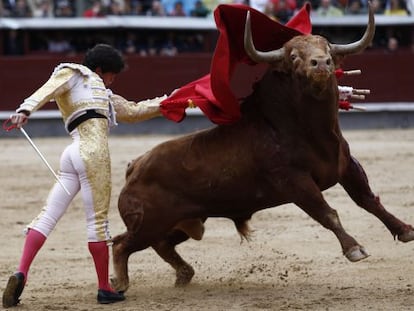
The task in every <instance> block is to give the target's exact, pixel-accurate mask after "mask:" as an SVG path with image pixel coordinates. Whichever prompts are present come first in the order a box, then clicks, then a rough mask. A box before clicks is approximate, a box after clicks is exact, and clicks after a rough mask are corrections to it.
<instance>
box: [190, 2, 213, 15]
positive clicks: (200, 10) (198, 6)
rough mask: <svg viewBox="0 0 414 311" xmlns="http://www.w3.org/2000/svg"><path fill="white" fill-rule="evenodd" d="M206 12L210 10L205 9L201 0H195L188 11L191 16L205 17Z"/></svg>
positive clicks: (208, 12)
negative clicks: (192, 6)
mask: <svg viewBox="0 0 414 311" xmlns="http://www.w3.org/2000/svg"><path fill="white" fill-rule="evenodd" d="M208 14H210V10H209V9H207V7H206V6H205V5H204V3H203V1H202V0H197V1H196V3H195V4H194V8H193V9H192V10H191V11H190V16H193V17H206V16H207V15H208Z"/></svg>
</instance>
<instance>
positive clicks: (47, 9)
mask: <svg viewBox="0 0 414 311" xmlns="http://www.w3.org/2000/svg"><path fill="white" fill-rule="evenodd" d="M33 17H54V14H53V5H52V2H51V0H41V1H35V2H34V3H33Z"/></svg>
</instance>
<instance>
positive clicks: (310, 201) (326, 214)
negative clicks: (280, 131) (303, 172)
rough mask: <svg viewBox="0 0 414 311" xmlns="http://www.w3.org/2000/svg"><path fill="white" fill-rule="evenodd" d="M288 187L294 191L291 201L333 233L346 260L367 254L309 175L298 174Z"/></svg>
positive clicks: (363, 257) (355, 259) (356, 259)
mask: <svg viewBox="0 0 414 311" xmlns="http://www.w3.org/2000/svg"><path fill="white" fill-rule="evenodd" d="M289 187H290V189H292V190H293V191H294V192H293V193H295V198H294V200H293V203H295V204H296V205H297V206H299V207H300V208H301V209H302V210H303V211H305V212H306V213H307V214H308V215H309V216H310V217H312V218H313V219H315V220H316V221H317V222H319V223H320V224H321V225H322V226H323V227H325V228H327V229H329V230H331V231H332V232H333V233H334V234H335V236H336V237H337V239H338V241H339V243H340V244H341V247H342V252H343V254H344V255H345V256H346V258H347V259H348V260H350V261H352V262H356V261H359V260H362V259H365V258H367V257H368V256H369V255H368V253H367V252H366V251H365V248H364V247H363V246H361V245H360V244H358V242H357V241H356V240H355V239H354V238H353V237H352V236H350V235H349V234H348V233H347V232H346V231H345V229H344V228H343V226H342V224H341V221H340V219H339V217H338V213H337V212H336V210H334V209H332V208H331V207H330V206H329V205H328V203H327V202H326V201H325V199H324V198H323V195H322V193H321V191H320V189H319V187H318V186H317V185H316V184H315V182H314V181H313V180H312V179H311V178H310V177H309V176H298V177H297V179H296V180H294V181H293V183H292V184H291V185H289Z"/></svg>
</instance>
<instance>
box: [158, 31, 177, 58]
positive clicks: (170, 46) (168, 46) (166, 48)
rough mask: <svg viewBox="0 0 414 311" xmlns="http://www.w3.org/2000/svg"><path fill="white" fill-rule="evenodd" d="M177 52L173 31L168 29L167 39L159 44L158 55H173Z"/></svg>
mask: <svg viewBox="0 0 414 311" xmlns="http://www.w3.org/2000/svg"><path fill="white" fill-rule="evenodd" d="M177 53H178V48H177V44H176V37H175V33H174V32H173V31H169V32H168V34H167V40H166V41H165V42H164V43H163V44H162V45H161V48H160V53H159V54H160V55H161V56H175V55H177Z"/></svg>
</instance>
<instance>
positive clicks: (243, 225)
mask: <svg viewBox="0 0 414 311" xmlns="http://www.w3.org/2000/svg"><path fill="white" fill-rule="evenodd" d="M249 220H250V217H249V218H237V219H233V222H234V225H235V226H236V229H237V232H238V233H239V235H240V238H241V241H242V242H243V239H244V240H246V241H248V242H250V241H251V235H252V233H253V231H252V230H251V229H250V226H249Z"/></svg>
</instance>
